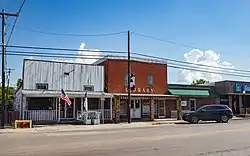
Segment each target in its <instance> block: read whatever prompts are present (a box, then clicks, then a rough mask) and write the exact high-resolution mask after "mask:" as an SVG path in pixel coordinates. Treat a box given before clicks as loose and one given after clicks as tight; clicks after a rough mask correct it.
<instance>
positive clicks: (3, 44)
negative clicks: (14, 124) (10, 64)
mask: <svg viewBox="0 0 250 156" xmlns="http://www.w3.org/2000/svg"><path fill="white" fill-rule="evenodd" d="M0 15H1V16H2V112H1V114H2V117H1V128H2V129H4V122H5V41H4V39H5V17H8V16H15V17H17V16H18V14H13V13H7V12H5V11H4V9H3V10H2V12H1V13H0Z"/></svg>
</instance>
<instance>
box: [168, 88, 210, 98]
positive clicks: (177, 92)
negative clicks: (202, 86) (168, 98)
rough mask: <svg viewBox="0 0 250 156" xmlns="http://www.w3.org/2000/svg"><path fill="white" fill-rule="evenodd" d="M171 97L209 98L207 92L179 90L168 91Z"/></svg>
mask: <svg viewBox="0 0 250 156" xmlns="http://www.w3.org/2000/svg"><path fill="white" fill-rule="evenodd" d="M168 91H169V92H170V94H172V95H179V96H209V95H210V94H209V91H208V90H180V89H169V90H168Z"/></svg>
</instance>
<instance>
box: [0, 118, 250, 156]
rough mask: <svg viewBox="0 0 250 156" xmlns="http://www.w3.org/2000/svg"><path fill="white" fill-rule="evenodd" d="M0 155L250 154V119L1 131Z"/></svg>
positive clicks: (142, 155)
mask: <svg viewBox="0 0 250 156" xmlns="http://www.w3.org/2000/svg"><path fill="white" fill-rule="evenodd" d="M0 145H1V146H0V156H10V155H13V156H18V155H30V156H33V155H34V156H47V155H50V156H89V155H91V156H128V155H130V156H152V155H154V156H156V155H158V156H166V155H168V156H250V120H239V121H231V122H230V123H228V124H223V123H203V124H194V125H190V124H172V125H161V126H155V127H153V128H141V129H138V128H137V129H121V130H119V131H118V130H115V131H112V130H108V131H93V132H84V131H73V132H70V131H69V132H51V133H42V132H32V133H31V132H30V133H3V134H0Z"/></svg>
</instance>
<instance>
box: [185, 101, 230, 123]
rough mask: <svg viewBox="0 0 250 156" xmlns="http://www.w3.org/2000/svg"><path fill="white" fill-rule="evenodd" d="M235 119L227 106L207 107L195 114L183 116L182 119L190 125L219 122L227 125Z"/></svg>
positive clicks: (189, 113)
mask: <svg viewBox="0 0 250 156" xmlns="http://www.w3.org/2000/svg"><path fill="white" fill-rule="evenodd" d="M232 118H233V112H232V110H231V109H230V108H229V107H228V106H227V105H220V104H216V105H205V106H202V107H200V108H199V109H197V110H196V111H193V112H188V113H185V114H183V116H182V119H183V120H184V121H187V122H189V123H198V122H199V121H200V120H202V121H217V122H223V123H227V122H228V120H229V119H232Z"/></svg>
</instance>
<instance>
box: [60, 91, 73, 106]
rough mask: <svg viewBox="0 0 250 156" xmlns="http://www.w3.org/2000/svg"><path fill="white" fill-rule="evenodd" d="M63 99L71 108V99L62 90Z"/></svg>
mask: <svg viewBox="0 0 250 156" xmlns="http://www.w3.org/2000/svg"><path fill="white" fill-rule="evenodd" d="M60 98H61V99H63V100H64V101H65V102H66V103H67V104H68V105H69V106H70V105H71V101H70V99H69V97H68V96H67V95H66V94H65V92H64V90H63V89H62V90H61V96H60Z"/></svg>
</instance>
